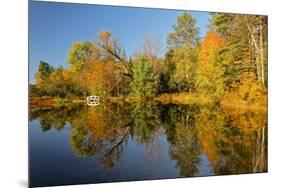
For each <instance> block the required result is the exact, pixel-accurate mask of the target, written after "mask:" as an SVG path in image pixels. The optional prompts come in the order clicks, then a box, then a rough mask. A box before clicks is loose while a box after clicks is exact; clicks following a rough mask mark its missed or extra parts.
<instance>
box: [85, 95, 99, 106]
mask: <svg viewBox="0 0 281 188" xmlns="http://www.w3.org/2000/svg"><path fill="white" fill-rule="evenodd" d="M99 104H100V97H99V96H89V97H87V105H88V106H97V105H99Z"/></svg>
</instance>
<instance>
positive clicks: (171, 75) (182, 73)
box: [162, 13, 200, 92]
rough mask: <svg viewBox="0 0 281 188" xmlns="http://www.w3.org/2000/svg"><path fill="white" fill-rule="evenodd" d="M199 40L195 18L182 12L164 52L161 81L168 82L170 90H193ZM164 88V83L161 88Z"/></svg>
mask: <svg viewBox="0 0 281 188" xmlns="http://www.w3.org/2000/svg"><path fill="white" fill-rule="evenodd" d="M199 41H200V40H199V29H198V28H197V27H196V20H195V19H194V18H193V17H192V16H191V15H190V14H188V13H183V14H182V15H181V16H179V17H178V20H177V24H176V25H175V26H174V32H172V33H170V34H169V36H168V39H167V42H168V45H169V50H168V52H167V53H166V59H165V63H164V73H163V75H162V83H164V82H166V83H168V86H169V89H170V90H172V91H177V92H182V91H190V90H194V85H195V73H196V68H197V58H198V46H199ZM169 69H170V70H169ZM166 88H167V86H166V85H165V84H164V88H163V90H167V89H166Z"/></svg>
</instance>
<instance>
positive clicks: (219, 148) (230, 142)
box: [29, 103, 267, 186]
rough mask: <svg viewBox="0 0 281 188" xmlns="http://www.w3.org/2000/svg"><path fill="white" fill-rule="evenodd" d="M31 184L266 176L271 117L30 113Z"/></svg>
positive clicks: (128, 108)
mask: <svg viewBox="0 0 281 188" xmlns="http://www.w3.org/2000/svg"><path fill="white" fill-rule="evenodd" d="M29 133H30V134H29V144H30V184H31V186H53V185H69V184H85V183H101V182H116V181H133V180H150V179H163V178H177V177H194V176H210V175H225V174H241V173H257V172H267V115H266V113H264V112H252V111H245V110H244V111H243V110H241V109H231V110H227V109H222V108H220V107H219V106H197V105H171V104H169V105H162V104H152V103H146V104H144V103H132V104H100V105H98V106H93V107H90V106H86V105H85V104H82V105H71V106H64V107H56V108H55V107H52V108H34V109H31V110H30V123H29Z"/></svg>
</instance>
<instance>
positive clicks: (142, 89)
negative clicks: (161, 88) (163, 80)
mask: <svg viewBox="0 0 281 188" xmlns="http://www.w3.org/2000/svg"><path fill="white" fill-rule="evenodd" d="M132 72H133V80H132V82H131V96H140V97H151V96H153V95H155V94H156V92H157V90H156V89H157V84H156V83H157V79H156V76H155V74H154V73H153V67H152V63H151V62H150V61H149V60H148V58H147V57H146V56H144V55H140V56H139V57H137V58H136V60H135V61H134V63H133V67H132Z"/></svg>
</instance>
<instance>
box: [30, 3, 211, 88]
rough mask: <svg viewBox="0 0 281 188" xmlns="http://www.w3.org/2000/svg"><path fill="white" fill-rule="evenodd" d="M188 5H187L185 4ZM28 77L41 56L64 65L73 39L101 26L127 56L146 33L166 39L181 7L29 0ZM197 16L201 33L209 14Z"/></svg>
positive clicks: (85, 37) (90, 37)
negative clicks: (137, 6) (141, 6)
mask: <svg viewBox="0 0 281 188" xmlns="http://www.w3.org/2000/svg"><path fill="white" fill-rule="evenodd" d="M186 9H188V7H186ZM29 11H30V13H29V14H30V17H29V34H30V35H29V79H30V82H31V83H34V74H35V73H36V71H37V69H38V64H39V61H40V60H44V61H47V62H48V63H49V64H50V65H52V66H54V67H58V66H61V65H62V66H64V67H67V63H66V59H67V54H68V51H69V49H70V48H71V45H72V43H73V42H77V41H93V40H94V38H95V36H96V35H97V34H98V33H99V32H100V31H103V30H107V31H111V32H112V35H113V36H114V37H116V38H118V39H119V40H120V43H121V45H122V47H124V48H125V51H126V55H127V56H128V57H129V56H130V55H131V54H132V53H133V52H134V51H135V50H137V49H139V48H140V45H141V42H142V41H143V38H144V36H145V35H149V36H160V37H161V39H162V40H163V42H164V43H165V41H166V37H167V35H168V34H169V33H170V32H172V31H173V28H172V26H173V25H174V24H176V21H177V16H179V15H180V14H182V13H183V11H176V10H163V9H144V8H129V7H113V6H101V5H86V4H68V3H50V2H34V1H31V2H30V9H29ZM190 13H191V14H192V16H193V17H194V18H195V19H196V20H197V26H198V27H199V28H200V31H201V34H200V35H201V37H203V36H204V35H205V33H206V31H207V26H208V24H209V19H210V18H211V16H210V14H209V13H207V12H191V11H190Z"/></svg>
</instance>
